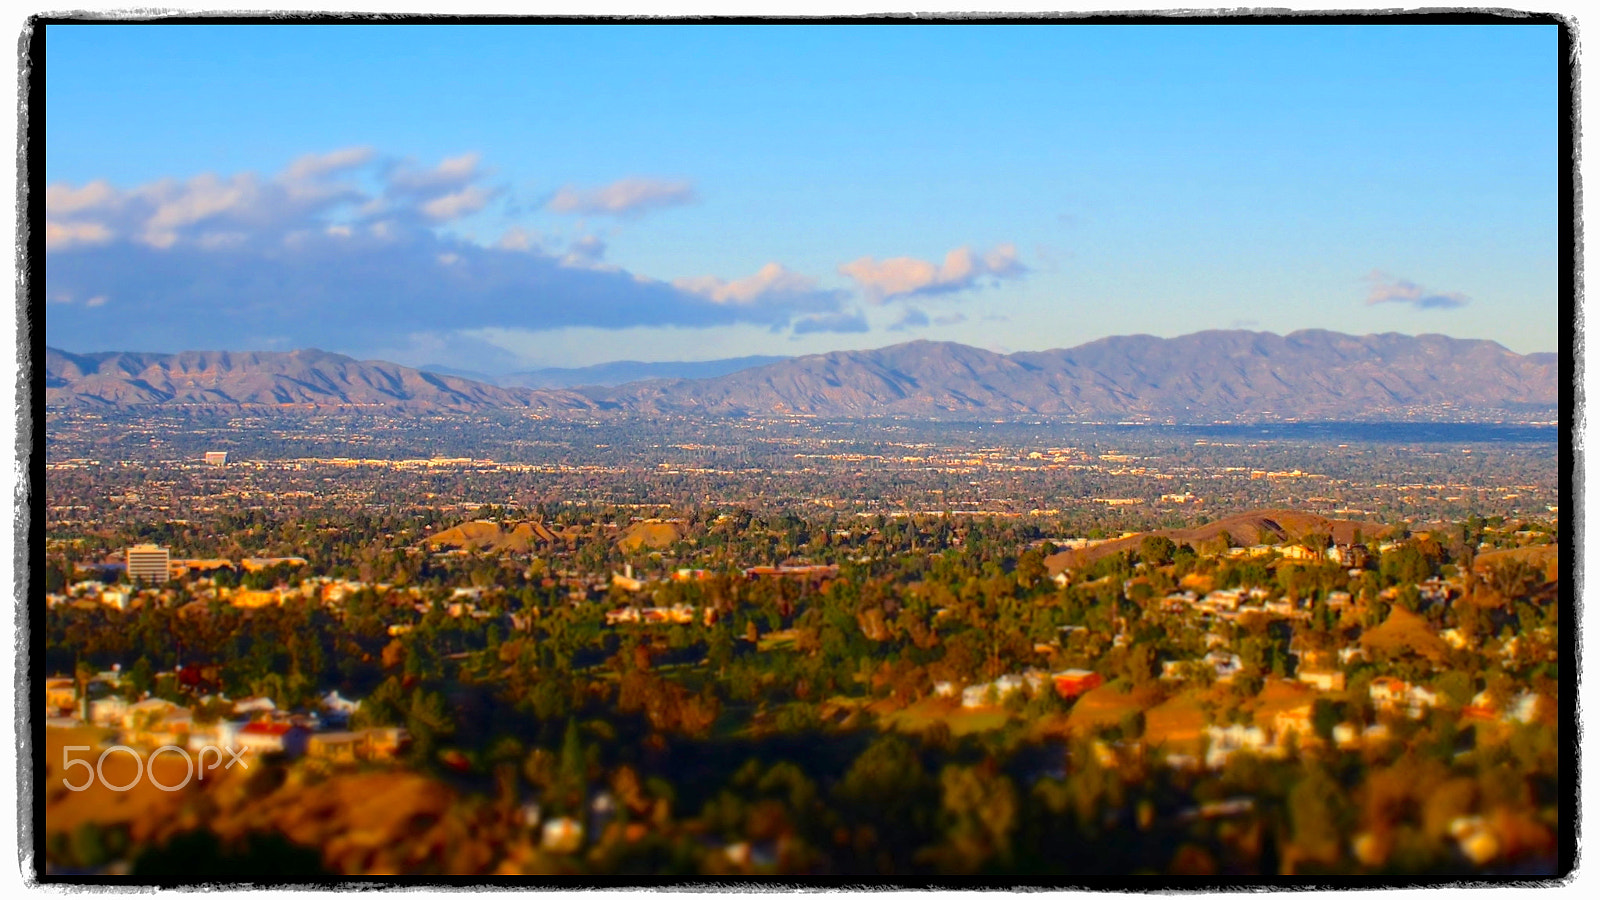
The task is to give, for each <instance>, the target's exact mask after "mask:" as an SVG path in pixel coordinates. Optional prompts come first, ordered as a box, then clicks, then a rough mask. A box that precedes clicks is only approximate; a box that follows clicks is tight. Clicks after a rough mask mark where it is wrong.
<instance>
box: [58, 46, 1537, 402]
mask: <svg viewBox="0 0 1600 900" xmlns="http://www.w3.org/2000/svg"><path fill="white" fill-rule="evenodd" d="M46 30H47V31H46V46H47V49H46V68H47V71H48V72H49V73H50V75H49V80H48V86H47V88H46V101H47V102H46V110H45V116H44V119H45V128H46V134H47V145H46V146H47V149H46V154H45V166H46V175H47V184H48V186H49V187H48V190H47V192H46V198H45V204H44V206H45V217H46V224H45V232H46V258H45V262H46V263H47V265H46V267H45V278H44V282H45V297H46V301H47V302H46V339H47V341H49V342H50V343H51V344H52V345H53V346H60V347H63V348H64V349H68V350H72V351H78V352H89V351H97V350H110V349H119V350H121V349H126V350H146V351H162V352H170V351H177V350H184V349H292V348H295V347H304V346H317V347H321V348H322V349H326V350H331V351H336V352H341V353H347V354H350V355H353V356H357V357H361V358H381V359H389V360H392V361H395V362H399V363H402V364H406V365H425V364H435V365H451V366H458V367H462V368H470V369H474V370H478V371H485V372H491V373H492V372H505V371H510V370H514V369H518V368H533V367H538V366H545V365H554V366H561V365H586V364H593V363H600V362H605V361H611V360H618V359H639V360H693V359H715V358H720V357H732V356H741V355H746V354H751V353H763V354H774V355H800V354H804V353H813V352H822V351H827V350H836V349H860V348H866V347H878V346H884V345H887V344H893V343H899V342H902V341H907V340H913V339H917V338H928V339H933V340H955V341H960V342H963V343H968V344H972V345H975V346H982V347H985V348H987V349H994V350H1000V351H1005V352H1011V351H1017V350H1037V349H1046V348H1050V347H1069V346H1074V345H1078V344H1082V343H1085V342H1087V341H1091V340H1094V339H1097V338H1100V337H1105V336H1108V335H1113V334H1131V333H1152V334H1156V335H1159V336H1168V337H1170V336H1175V335H1179V334H1183V333H1188V332H1194V331H1200V330H1206V329H1226V328H1247V329H1251V330H1265V331H1274V332H1278V333H1288V332H1291V331H1295V330H1298V329H1302V328H1327V329H1330V330H1335V331H1340V332H1346V333H1356V334H1363V333H1374V332H1386V331H1398V332H1402V333H1407V334H1419V333H1443V334H1449V335H1451V336H1454V337H1466V338H1488V339H1493V340H1497V341H1499V342H1501V343H1502V344H1504V345H1505V346H1507V347H1508V348H1510V349H1512V350H1515V351H1517V352H1521V353H1528V352H1541V351H1550V350H1555V349H1557V348H1558V344H1557V341H1558V336H1557V330H1558V326H1559V320H1558V310H1557V286H1558V276H1559V272H1558V251H1557V241H1558V218H1557V217H1558V215H1559V212H1558V207H1559V198H1558V190H1559V189H1558V184H1557V174H1558V172H1557V114H1558V98H1557V94H1556V87H1557V75H1558V64H1559V60H1558V59H1557V53H1556V50H1557V46H1556V44H1557V40H1558V35H1557V31H1556V28H1555V26H1551V25H1504V26H1481V27H1480V26H1417V25H1403V26H1379V25H1354V26H1332V25H1311V26H1303V25H1276V26H1267V25H1255V24H1241V25H1238V26H1161V27H1159V28H1158V27H1153V26H1138V25H1133V26H1071V25H1068V26H1059V25H1057V26H1050V25H1009V26H1004V27H999V28H996V27H981V26H949V25H945V26H939V27H926V26H925V27H914V26H911V27H901V28H882V27H879V28H871V27H865V26H843V25H824V26H706V27H698V26H676V27H672V28H663V27H660V26H656V27H651V26H614V25H612V26H600V25H581V26H570V25H569V26H559V27H553V26H492V27H478V28H470V27H460V26H458V27H441V26H434V27H429V28H426V29H423V28H414V27H413V28H396V27H392V26H391V27H384V26H308V25H286V26H265V27H264V26H248V27H244V26H215V25H208V26H116V27H109V28H108V27H103V26H81V25H49V26H46ZM134 59H137V60H139V64H138V65H137V66H133V65H132V64H131V62H130V61H131V60H134ZM533 62H537V64H532V63H533ZM200 75H203V76H204V77H197V76H200Z"/></svg>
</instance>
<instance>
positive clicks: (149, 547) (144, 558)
mask: <svg viewBox="0 0 1600 900" xmlns="http://www.w3.org/2000/svg"><path fill="white" fill-rule="evenodd" d="M126 556H127V560H128V580H129V581H142V582H145V583H148V584H165V583H166V581H167V579H168V578H169V577H171V573H172V554H171V552H169V551H168V550H167V548H165V547H158V546H156V545H155V544H134V545H133V546H132V547H129V548H128V549H127V552H126Z"/></svg>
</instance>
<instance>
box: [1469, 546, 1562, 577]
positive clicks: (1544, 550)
mask: <svg viewBox="0 0 1600 900" xmlns="http://www.w3.org/2000/svg"><path fill="white" fill-rule="evenodd" d="M1514 559H1517V560H1522V561H1523V562H1525V563H1527V564H1528V565H1530V566H1533V567H1534V568H1536V569H1539V570H1540V571H1542V572H1544V578H1545V580H1546V581H1556V580H1558V579H1560V577H1561V548H1560V547H1557V546H1556V545H1555V544H1543V545H1541V546H1538V547H1516V548H1513V549H1510V550H1485V551H1484V552H1482V553H1479V554H1478V555H1477V556H1476V557H1475V558H1474V559H1473V561H1472V569H1473V571H1475V572H1479V573H1482V572H1487V571H1489V570H1490V569H1491V568H1493V567H1494V566H1497V565H1499V564H1500V563H1503V562H1508V561H1510V560H1514Z"/></svg>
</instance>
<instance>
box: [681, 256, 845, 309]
mask: <svg viewBox="0 0 1600 900" xmlns="http://www.w3.org/2000/svg"><path fill="white" fill-rule="evenodd" d="M673 285H674V286H676V287H679V288H682V289H683V290H686V291H689V292H691V293H695V294H699V295H701V296H703V297H709V298H711V299H712V300H714V301H716V302H717V303H733V304H745V305H749V304H753V303H760V302H763V301H765V300H768V299H771V298H773V297H782V296H803V295H809V294H815V293H816V292H817V283H816V282H815V281H813V280H812V279H810V278H807V277H806V276H804V275H801V274H800V273H798V272H793V271H790V270H789V269H786V268H784V267H783V266H782V265H780V264H778V263H775V262H769V263H767V264H766V265H764V266H762V267H761V268H760V269H759V270H758V271H757V272H756V273H755V274H754V275H751V276H749V277H748V278H738V279H735V280H733V281H725V280H723V279H721V278H717V277H715V276H712V275H701V276H698V277H695V278H679V279H678V280H676V281H674V282H673Z"/></svg>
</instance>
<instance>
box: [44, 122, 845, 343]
mask: <svg viewBox="0 0 1600 900" xmlns="http://www.w3.org/2000/svg"><path fill="white" fill-rule="evenodd" d="M482 173H483V169H482V167H481V166H480V164H479V162H478V158H477V157H476V156H475V155H470V154H469V155H466V156H460V157H454V158H452V159H448V160H445V161H444V162H442V163H439V164H438V165H437V166H435V167H433V168H431V169H426V170H424V169H418V168H416V167H413V166H411V165H410V164H409V163H394V162H393V161H392V160H390V159H386V158H383V157H380V156H379V155H378V154H377V153H375V152H373V151H371V150H370V149H367V148H349V149H346V150H338V151H334V152H333V153H328V154H322V155H313V156H302V157H300V158H298V159H296V160H294V161H293V162H292V163H290V164H289V165H288V166H286V167H285V168H284V169H283V170H282V171H280V172H279V173H277V174H275V175H273V176H270V177H261V176H259V175H258V174H257V173H252V172H244V173H237V174H228V175H217V174H211V173H206V174H199V175H195V176H193V177H190V178H186V179H167V180H163V181H157V182H152V183H148V184H143V185H137V186H134V187H132V188H129V189H120V188H117V187H114V186H112V185H109V184H107V183H105V182H103V181H94V182H90V183H89V184H86V185H81V186H80V185H70V184H58V185H51V186H50V187H49V188H48V189H47V191H46V204H45V238H46V246H47V249H48V253H49V259H48V265H46V266H44V268H43V271H44V275H45V289H46V295H47V296H50V297H72V298H85V297H91V298H92V297H114V298H116V302H115V303H109V304H106V305H105V306H104V308H103V309H95V310H92V312H91V311H90V310H89V309H88V304H87V303H85V302H84V301H82V300H81V299H79V300H77V302H59V303H57V304H55V305H53V306H52V314H51V316H50V317H49V319H48V320H47V322H46V328H47V334H48V336H49V338H50V339H53V340H68V339H70V340H71V341H72V342H74V343H75V344H77V345H79V346H90V347H93V346H100V347H109V348H133V347H137V348H141V349H150V350H174V349H185V348H193V347H237V346H241V345H242V344H244V343H249V344H250V345H254V346H261V345H262V341H263V340H265V339H266V338H267V337H269V336H270V337H272V338H274V339H281V341H282V342H283V343H284V345H286V346H310V345H317V344H325V343H326V341H327V340H328V335H330V334H336V335H339V340H340V342H341V345H342V346H343V347H345V348H347V349H349V350H351V351H352V352H354V351H355V350H356V349H358V348H361V347H380V348H381V347H387V346H396V343H397V342H400V341H403V340H404V335H408V334H417V333H434V332H446V331H459V330H463V329H473V328H493V327H516V328H524V329H529V330H536V331H551V330H557V329H563V328H573V327H589V328H596V329H602V330H615V329H625V328H659V327H664V326H676V327H682V328H695V329H705V328H712V327H717V326H735V325H747V326H754V327H759V328H767V329H781V328H786V327H788V326H789V325H790V323H792V322H794V321H795V320H796V318H797V317H801V316H806V315H814V314H831V313H835V312H837V311H838V310H839V308H840V302H841V300H842V298H843V296H844V294H843V292H840V291H827V290H820V289H818V288H817V285H816V283H815V282H814V281H813V280H812V279H810V278H808V277H806V276H803V275H800V274H798V273H796V272H792V271H790V270H788V269H786V268H784V267H783V266H782V265H779V264H777V263H771V264H768V265H766V266H763V267H762V268H761V269H760V270H759V271H757V272H756V273H755V274H753V275H750V276H748V277H745V278H738V279H734V280H731V281H730V280H725V279H722V278H719V277H716V276H707V277H704V278H698V279H689V280H688V281H686V282H680V283H679V284H677V285H673V284H667V283H665V282H663V281H661V280H658V279H654V278H651V277H649V276H648V275H646V274H643V273H638V272H628V271H623V270H622V269H620V268H618V267H616V266H613V265H609V264H605V263H604V262H602V260H603V259H604V255H605V251H606V247H605V242H604V240H602V238H601V237H598V236H579V237H576V238H575V239H572V240H570V241H567V242H565V245H564V246H561V247H552V246H551V244H552V242H551V241H549V240H548V239H545V238H541V237H540V236H539V235H538V234H536V233H533V232H529V231H525V230H522V229H518V228H510V229H507V230H506V231H505V232H503V233H502V234H501V235H500V237H499V239H498V240H497V241H496V242H494V244H493V245H492V246H485V245H481V244H478V243H476V242H475V241H474V240H472V238H471V237H470V236H463V235H458V234H451V233H442V232H441V231H439V230H436V226H437V225H438V224H439V223H440V222H441V221H444V220H447V219H450V218H453V217H459V216H462V215H467V214H470V213H472V212H474V211H477V210H481V209H483V208H484V205H485V204H486V203H488V202H490V200H491V198H492V197H494V196H496V188H495V187H494V186H493V185H488V184H483V183H481V182H480V179H481V178H482ZM374 182H375V183H376V185H377V187H372V186H371V185H372V184H373V183H374ZM675 191H676V192H675ZM681 196H682V192H681V191H677V189H671V190H666V191H654V192H652V191H651V190H642V191H641V190H637V189H628V190H619V191H617V192H613V193H612V194H607V195H606V197H603V198H601V201H603V203H604V204H608V205H609V206H610V208H615V209H628V208H639V206H640V204H648V203H652V202H654V203H661V202H667V200H668V199H669V198H672V197H679V198H680V199H681ZM100 302H101V303H105V301H103V300H102V301H100ZM817 326H820V327H852V328H853V327H854V320H851V321H849V322H846V321H843V320H840V321H839V322H823V321H819V322H817V323H814V325H808V326H806V327H808V328H809V327H817Z"/></svg>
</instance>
